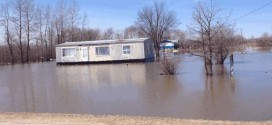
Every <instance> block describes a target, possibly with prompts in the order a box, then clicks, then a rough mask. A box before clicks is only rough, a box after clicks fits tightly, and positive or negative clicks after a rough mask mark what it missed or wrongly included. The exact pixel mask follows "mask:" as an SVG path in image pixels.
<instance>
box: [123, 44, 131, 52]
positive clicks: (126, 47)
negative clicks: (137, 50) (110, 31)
mask: <svg viewBox="0 0 272 125" xmlns="http://www.w3.org/2000/svg"><path fill="white" fill-rule="evenodd" d="M123 54H130V45H124V46H123Z"/></svg>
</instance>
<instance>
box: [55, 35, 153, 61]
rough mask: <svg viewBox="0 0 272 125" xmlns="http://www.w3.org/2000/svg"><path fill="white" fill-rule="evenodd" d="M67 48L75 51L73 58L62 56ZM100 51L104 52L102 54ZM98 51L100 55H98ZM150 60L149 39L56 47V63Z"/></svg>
mask: <svg viewBox="0 0 272 125" xmlns="http://www.w3.org/2000/svg"><path fill="white" fill-rule="evenodd" d="M90 42H91V41H90ZM101 47H102V48H101ZM105 47H106V48H105ZM107 47H108V49H107ZM68 48H75V49H76V51H75V57H73V56H68V57H66V56H64V55H65V54H64V52H63V50H64V49H68ZM128 48H129V49H128ZM102 50H103V51H106V52H105V53H103V51H102ZM100 51H101V52H102V54H100ZM108 51H109V53H108ZM73 52H74V51H73ZM86 53H87V56H86ZM84 56H85V57H84ZM150 58H154V52H153V43H152V41H150V40H149V39H145V40H142V41H138V42H113V43H103V44H84V42H81V43H80V44H76V43H75V42H73V43H72V44H71V43H64V44H60V45H57V46H56V61H57V63H77V62H101V61H103V62H104V61H122V60H146V59H150ZM149 61H150V60H149Z"/></svg>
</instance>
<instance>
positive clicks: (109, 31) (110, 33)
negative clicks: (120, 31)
mask: <svg viewBox="0 0 272 125" xmlns="http://www.w3.org/2000/svg"><path fill="white" fill-rule="evenodd" d="M113 37H114V30H113V28H108V29H106V31H105V32H104V34H103V39H105V40H111V39H113Z"/></svg>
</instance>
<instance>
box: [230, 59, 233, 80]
mask: <svg viewBox="0 0 272 125" xmlns="http://www.w3.org/2000/svg"><path fill="white" fill-rule="evenodd" d="M233 64H234V59H233V54H231V55H230V75H231V76H233V71H234V68H233Z"/></svg>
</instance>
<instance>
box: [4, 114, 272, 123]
mask: <svg viewBox="0 0 272 125" xmlns="http://www.w3.org/2000/svg"><path fill="white" fill-rule="evenodd" d="M0 124H1V125H2V124H5V125H51V124H53V125H271V124H272V121H266V122H230V121H207V120H182V119H174V118H156V117H127V116H94V115H70V114H33V113H0Z"/></svg>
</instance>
